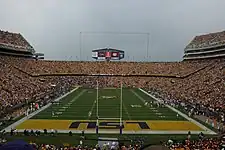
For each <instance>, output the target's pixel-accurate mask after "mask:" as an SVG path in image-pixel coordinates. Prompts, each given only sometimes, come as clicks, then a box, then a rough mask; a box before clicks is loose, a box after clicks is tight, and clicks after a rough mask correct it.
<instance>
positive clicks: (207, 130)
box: [138, 88, 217, 135]
mask: <svg viewBox="0 0 225 150" xmlns="http://www.w3.org/2000/svg"><path fill="white" fill-rule="evenodd" d="M138 89H139V90H140V91H142V92H143V93H145V94H146V95H148V96H150V97H152V98H153V99H155V100H157V101H159V102H160V99H158V98H156V97H155V96H153V95H151V94H149V93H148V92H146V91H145V90H143V89H141V88H138ZM165 106H166V107H168V108H169V109H171V110H172V111H174V112H176V113H178V114H179V115H181V116H182V117H184V118H185V119H187V120H188V121H190V122H192V123H194V124H195V125H197V126H199V127H200V128H202V129H203V130H205V132H207V134H213V135H216V134H217V133H216V132H214V131H212V130H211V129H209V128H207V127H206V126H204V125H202V124H201V123H199V122H197V121H196V120H194V119H192V118H190V117H188V116H187V115H186V114H184V113H182V112H180V111H179V110H177V109H175V108H173V107H171V106H170V105H167V104H165Z"/></svg>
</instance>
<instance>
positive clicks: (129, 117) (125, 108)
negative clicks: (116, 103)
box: [122, 102, 132, 120]
mask: <svg viewBox="0 0 225 150" xmlns="http://www.w3.org/2000/svg"><path fill="white" fill-rule="evenodd" d="M122 104H123V107H124V110H125V112H126V114H127V116H128V119H129V120H132V119H131V116H130V114H129V112H128V110H127V107H126V105H125V104H124V103H123V102H122Z"/></svg>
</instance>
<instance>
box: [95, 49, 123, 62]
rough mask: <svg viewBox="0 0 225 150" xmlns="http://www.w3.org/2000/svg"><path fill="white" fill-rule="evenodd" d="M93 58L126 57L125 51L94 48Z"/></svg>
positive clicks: (115, 58)
mask: <svg viewBox="0 0 225 150" xmlns="http://www.w3.org/2000/svg"><path fill="white" fill-rule="evenodd" d="M92 58H94V59H96V60H120V59H123V58H124V51H122V50H117V49H112V48H104V49H97V50H92Z"/></svg>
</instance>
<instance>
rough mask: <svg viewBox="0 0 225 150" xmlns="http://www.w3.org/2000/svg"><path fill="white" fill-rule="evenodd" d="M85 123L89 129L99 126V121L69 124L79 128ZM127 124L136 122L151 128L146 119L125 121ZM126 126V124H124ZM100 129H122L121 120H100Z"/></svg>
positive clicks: (144, 127) (141, 126)
mask: <svg viewBox="0 0 225 150" xmlns="http://www.w3.org/2000/svg"><path fill="white" fill-rule="evenodd" d="M82 123H85V124H87V129H95V128H96V126H97V122H95V121H75V122H72V123H71V124H70V126H69V128H70V129H78V128H79V126H80V124H82ZM125 123H126V124H136V125H138V126H139V127H140V128H141V129H150V127H149V125H148V124H147V123H146V122H145V121H133V122H125ZM122 128H124V124H123V125H122ZM99 129H120V123H119V122H112V121H102V122H99Z"/></svg>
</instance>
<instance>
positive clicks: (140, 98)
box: [130, 90, 145, 104]
mask: <svg viewBox="0 0 225 150" xmlns="http://www.w3.org/2000/svg"><path fill="white" fill-rule="evenodd" d="M130 91H131V92H132V93H133V94H134V95H135V96H137V97H138V98H139V100H141V101H142V102H143V103H144V104H145V100H144V99H143V98H142V97H141V96H140V95H138V94H137V93H136V92H134V91H133V90H130Z"/></svg>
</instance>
